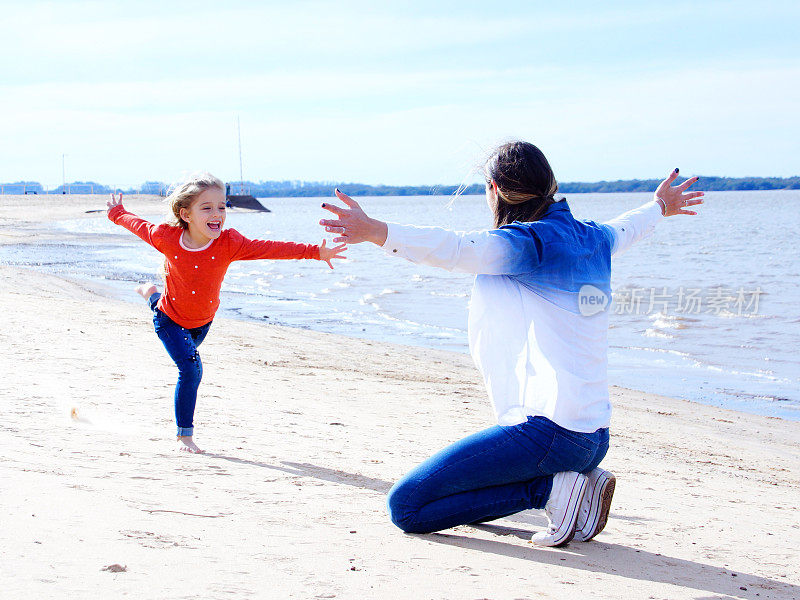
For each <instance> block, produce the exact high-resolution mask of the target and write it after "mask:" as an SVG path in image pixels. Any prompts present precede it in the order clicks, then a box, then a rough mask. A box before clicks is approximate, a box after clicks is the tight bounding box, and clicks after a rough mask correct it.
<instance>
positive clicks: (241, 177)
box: [236, 115, 244, 195]
mask: <svg viewBox="0 0 800 600" xmlns="http://www.w3.org/2000/svg"><path fill="white" fill-rule="evenodd" d="M236 131H237V133H238V135H239V189H240V192H239V193H240V194H242V195H244V175H243V174H242V127H241V124H240V123H239V115H236Z"/></svg>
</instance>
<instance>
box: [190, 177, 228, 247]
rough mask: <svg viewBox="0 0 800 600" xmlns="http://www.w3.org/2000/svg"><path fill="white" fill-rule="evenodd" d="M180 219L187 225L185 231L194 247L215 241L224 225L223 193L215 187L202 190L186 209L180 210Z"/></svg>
mask: <svg viewBox="0 0 800 600" xmlns="http://www.w3.org/2000/svg"><path fill="white" fill-rule="evenodd" d="M181 219H183V220H184V221H186V223H188V224H189V228H188V230H187V231H188V234H189V237H190V238H191V240H192V242H194V245H196V247H198V248H199V247H202V246H205V245H206V244H207V243H208V242H210V241H211V240H215V239H217V238H218V237H219V236H220V234H221V233H222V227H223V226H224V225H225V192H224V191H223V190H221V189H219V188H216V187H214V188H209V189H207V190H204V191H203V192H201V193H200V194H199V195H198V196H197V198H195V199H194V201H193V202H192V204H191V206H190V207H189V208H188V209H186V208H182V209H181Z"/></svg>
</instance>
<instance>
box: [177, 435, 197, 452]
mask: <svg viewBox="0 0 800 600" xmlns="http://www.w3.org/2000/svg"><path fill="white" fill-rule="evenodd" d="M178 450H180V451H181V452H190V453H192V454H202V453H203V451H202V450H200V448H198V447H197V444H195V443H194V442H193V441H192V436H190V435H179V436H178Z"/></svg>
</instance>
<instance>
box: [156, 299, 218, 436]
mask: <svg viewBox="0 0 800 600" xmlns="http://www.w3.org/2000/svg"><path fill="white" fill-rule="evenodd" d="M159 298H161V294H159V293H158V292H156V293H155V294H153V295H152V296H150V299H149V300H148V302H149V304H150V308H151V309H152V311H153V313H154V314H153V325H154V326H155V330H156V335H157V336H158V339H160V340H161V343H162V344H164V348H166V350H167V354H169V357H170V358H171V359H172V360H173V361H175V365H176V366H177V367H178V383H177V384H176V385H175V421H177V423H178V435H179V436H180V435H193V434H194V407H195V404H197V388H199V387H200V380H201V379H202V378H203V362H202V361H201V360H200V354H198V352H197V347H198V346H199V345H200V344H202V343H203V340H204V339H205V338H206V334H207V333H208V330H209V328H210V327H211V323H210V322H209V323H206V324H205V325H203V326H202V327H196V328H194V329H186V328H185V327H181V326H180V325H178V324H177V323H176V322H175V321H173V320H172V319H170V318H169V317H168V316H167V315H165V314H164V313H163V312H161V311H160V310H159V309H158V308H156V305H157V304H158V299H159Z"/></svg>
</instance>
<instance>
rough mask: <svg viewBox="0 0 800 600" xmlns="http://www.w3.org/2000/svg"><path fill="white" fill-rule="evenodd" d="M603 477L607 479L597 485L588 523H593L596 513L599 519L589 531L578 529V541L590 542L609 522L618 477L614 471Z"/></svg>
mask: <svg viewBox="0 0 800 600" xmlns="http://www.w3.org/2000/svg"><path fill="white" fill-rule="evenodd" d="M606 473H608V471H606ZM603 477H604V478H605V481H603V482H601V483H600V485H597V486H595V489H594V492H595V497H594V498H592V504H591V506H590V508H589V518H588V519H587V523H591V522H592V519H593V516H595V515H596V517H597V521H596V523H595V524H594V526H593V527H592V528H591V530H590V531H589V532H588V533H584V532H583V530H582V529H581V530H578V531H576V532H575V540H576V541H579V542H588V541H589V540H591V539H592V538H593V537H595V536H596V535H597V534H598V533H600V532H601V531H603V529H604V528H605V526H606V523H608V513H609V512H610V511H611V500H612V498H613V497H614V488H615V487H616V485H617V478H616V477H614V475H613V474H612V473H608V475H607V476H606V475H605V474H604V475H603Z"/></svg>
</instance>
